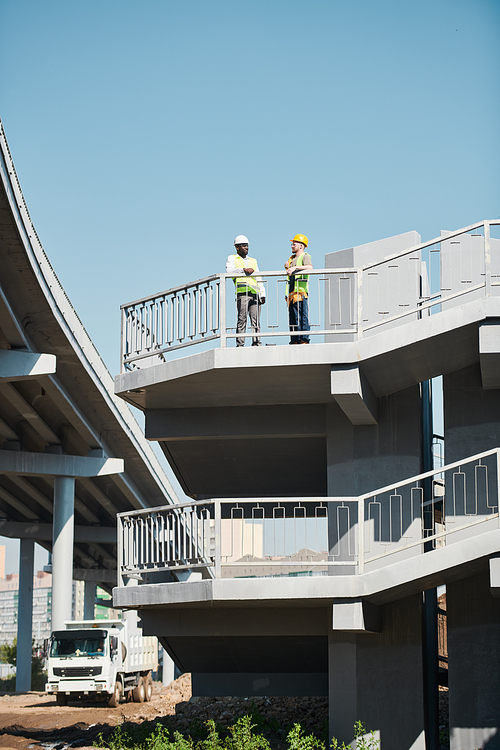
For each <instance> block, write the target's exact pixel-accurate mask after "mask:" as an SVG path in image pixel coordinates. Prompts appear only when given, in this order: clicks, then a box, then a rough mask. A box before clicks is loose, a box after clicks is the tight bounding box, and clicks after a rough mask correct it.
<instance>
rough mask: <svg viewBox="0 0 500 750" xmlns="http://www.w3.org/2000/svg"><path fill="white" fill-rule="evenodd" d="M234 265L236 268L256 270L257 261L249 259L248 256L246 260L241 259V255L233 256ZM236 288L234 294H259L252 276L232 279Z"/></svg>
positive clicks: (257, 285)
mask: <svg viewBox="0 0 500 750" xmlns="http://www.w3.org/2000/svg"><path fill="white" fill-rule="evenodd" d="M233 258H234V265H235V266H236V268H248V267H249V266H250V267H251V268H257V261H256V260H255V258H250V257H249V256H248V255H247V257H246V258H242V257H241V255H238V254H236V255H233ZM233 281H234V285H235V287H236V294H248V293H249V292H250V293H252V294H257V295H258V294H260V290H259V284H258V282H257V281H256V279H255V278H254V277H253V276H237V277H236V278H235V279H233Z"/></svg>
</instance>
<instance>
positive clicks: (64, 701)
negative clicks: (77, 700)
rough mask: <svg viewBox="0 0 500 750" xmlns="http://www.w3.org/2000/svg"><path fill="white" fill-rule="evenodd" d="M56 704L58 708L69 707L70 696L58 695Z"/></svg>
mask: <svg viewBox="0 0 500 750" xmlns="http://www.w3.org/2000/svg"><path fill="white" fill-rule="evenodd" d="M56 703H57V705H58V706H67V705H68V696H67V695H65V694H64V693H56Z"/></svg>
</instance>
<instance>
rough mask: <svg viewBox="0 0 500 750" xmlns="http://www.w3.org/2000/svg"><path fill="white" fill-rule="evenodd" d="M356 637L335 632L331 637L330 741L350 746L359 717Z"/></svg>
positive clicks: (329, 649) (329, 676)
mask: <svg viewBox="0 0 500 750" xmlns="http://www.w3.org/2000/svg"><path fill="white" fill-rule="evenodd" d="M356 661H357V647H356V636H355V635H353V634H349V633H335V634H332V635H330V637H329V638H328V665H329V669H328V692H329V699H328V709H329V710H328V725H329V730H330V734H329V740H331V739H332V737H336V738H337V739H338V740H339V742H345V743H348V742H350V741H351V740H352V738H353V727H354V722H355V721H356V720H357V719H358V718H359V711H358V702H357V686H356V677H357V675H356Z"/></svg>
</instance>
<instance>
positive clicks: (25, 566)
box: [16, 539, 35, 691]
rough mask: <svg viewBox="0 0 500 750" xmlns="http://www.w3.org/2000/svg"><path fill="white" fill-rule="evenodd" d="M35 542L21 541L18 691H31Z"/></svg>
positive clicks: (31, 540)
mask: <svg viewBox="0 0 500 750" xmlns="http://www.w3.org/2000/svg"><path fill="white" fill-rule="evenodd" d="M34 559H35V542H34V540H33V539H21V545H20V552H19V603H18V610H17V662H16V690H18V691H27V690H31V642H32V638H33V564H34Z"/></svg>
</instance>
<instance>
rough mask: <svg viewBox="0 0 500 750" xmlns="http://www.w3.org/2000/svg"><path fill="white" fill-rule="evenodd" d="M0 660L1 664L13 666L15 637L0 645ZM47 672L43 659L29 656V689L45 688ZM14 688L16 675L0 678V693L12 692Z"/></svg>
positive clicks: (15, 658) (15, 656)
mask: <svg viewBox="0 0 500 750" xmlns="http://www.w3.org/2000/svg"><path fill="white" fill-rule="evenodd" d="M0 662H1V663H2V664H12V665H13V666H14V667H15V666H16V662H17V638H14V642H13V643H12V644H8V643H3V644H2V645H1V646H0ZM46 677H47V673H46V672H45V671H44V669H43V659H42V658H41V657H40V656H36V655H33V656H32V657H31V689H32V690H45V681H46ZM15 689H16V675H15V674H13V675H11V676H10V677H4V678H3V679H0V693H13V692H14V691H15Z"/></svg>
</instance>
